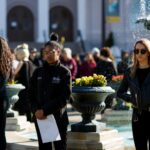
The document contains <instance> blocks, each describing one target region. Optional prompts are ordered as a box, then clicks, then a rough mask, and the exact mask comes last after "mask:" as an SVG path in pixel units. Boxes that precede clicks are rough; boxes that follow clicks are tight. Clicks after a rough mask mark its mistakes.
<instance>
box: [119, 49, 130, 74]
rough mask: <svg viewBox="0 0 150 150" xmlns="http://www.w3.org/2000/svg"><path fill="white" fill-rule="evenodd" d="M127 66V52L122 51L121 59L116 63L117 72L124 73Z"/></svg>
mask: <svg viewBox="0 0 150 150" xmlns="http://www.w3.org/2000/svg"><path fill="white" fill-rule="evenodd" d="M128 67H129V52H126V51H125V52H122V57H121V61H120V62H119V63H118V64H117V71H118V74H124V72H125V71H126V70H127V68H128Z"/></svg>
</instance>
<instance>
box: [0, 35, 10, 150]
mask: <svg viewBox="0 0 150 150" xmlns="http://www.w3.org/2000/svg"><path fill="white" fill-rule="evenodd" d="M11 69H12V54H11V50H10V48H9V46H8V43H7V42H6V40H4V39H3V38H2V37H0V150H6V137H5V126H6V116H7V109H8V106H9V100H8V97H7V91H6V83H7V81H8V79H9V77H10V74H11Z"/></svg>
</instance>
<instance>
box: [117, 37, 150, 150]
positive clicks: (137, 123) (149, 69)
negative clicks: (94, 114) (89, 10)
mask: <svg viewBox="0 0 150 150" xmlns="http://www.w3.org/2000/svg"><path fill="white" fill-rule="evenodd" d="M133 56H134V59H133V65H132V67H131V68H130V69H128V70H127V71H126V73H125V75H124V79H123V81H122V83H121V85H120V88H119V90H118V92H117V96H118V97H120V98H122V99H123V100H125V101H127V102H131V103H132V105H133V116H132V131H133V138H134V143H135V147H136V150H148V143H149V145H150V122H149V120H150V41H149V40H148V39H141V40H139V41H137V42H136V43H135V46H134V54H133ZM128 90H130V94H128V93H127V91H128Z"/></svg>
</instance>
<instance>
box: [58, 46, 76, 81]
mask: <svg viewBox="0 0 150 150" xmlns="http://www.w3.org/2000/svg"><path fill="white" fill-rule="evenodd" d="M61 63H62V64H63V65H64V66H66V67H67V68H68V69H69V70H70V71H71V76H72V80H74V79H75V78H76V75H77V64H76V61H75V60H74V59H73V58H72V50H71V49H70V48H64V49H63V50H62V53H61Z"/></svg>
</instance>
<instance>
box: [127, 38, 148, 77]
mask: <svg viewBox="0 0 150 150" xmlns="http://www.w3.org/2000/svg"><path fill="white" fill-rule="evenodd" d="M138 43H140V44H142V45H144V46H145V48H146V49H147V51H148V53H149V56H148V64H149V66H150V40H148V39H146V38H142V39H140V40H139V41H137V42H136V43H135V45H134V48H136V45H137V44H138ZM138 67H139V62H138V60H137V59H136V57H135V54H133V64H132V66H131V74H130V75H131V77H132V78H134V77H135V74H136V70H137V68H138Z"/></svg>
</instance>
